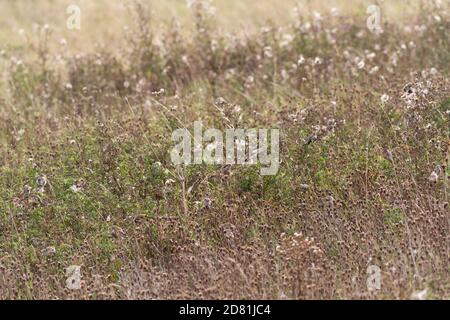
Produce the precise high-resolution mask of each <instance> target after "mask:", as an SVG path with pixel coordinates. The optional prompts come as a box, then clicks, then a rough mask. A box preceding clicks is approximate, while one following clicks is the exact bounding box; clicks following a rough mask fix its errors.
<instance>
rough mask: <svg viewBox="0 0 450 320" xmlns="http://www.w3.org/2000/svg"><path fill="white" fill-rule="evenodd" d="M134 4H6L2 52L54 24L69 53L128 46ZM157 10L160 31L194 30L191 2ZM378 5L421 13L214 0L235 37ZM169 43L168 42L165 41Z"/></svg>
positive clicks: (105, 0) (354, 5)
mask: <svg viewBox="0 0 450 320" xmlns="http://www.w3.org/2000/svg"><path fill="white" fill-rule="evenodd" d="M132 3H133V1H132V0H96V1H91V0H77V1H74V0H38V1H33V0H14V1H10V0H0V49H3V48H4V47H8V48H9V49H18V50H19V49H21V48H22V46H23V45H24V36H21V35H20V34H19V30H21V29H22V30H23V31H25V35H27V36H30V35H32V30H33V26H34V25H44V24H48V25H49V26H50V27H51V28H52V30H53V36H54V37H56V38H57V39H58V38H65V39H67V42H68V48H69V49H70V50H74V51H80V50H82V51H85V50H90V49H92V48H94V46H95V44H96V43H101V44H111V45H114V46H116V45H118V44H122V43H123V42H122V40H123V34H124V32H123V30H124V27H127V26H130V25H132V24H133V23H134V17H133V15H132V14H130V12H131V10H129V9H130V6H131V5H132ZM144 3H145V4H148V5H149V6H150V7H151V8H152V11H153V19H154V24H155V25H154V26H153V27H154V29H155V30H159V28H160V27H162V26H164V25H167V24H170V23H173V22H175V23H177V24H179V25H181V26H182V30H183V32H186V33H189V32H190V30H192V28H193V23H192V16H191V14H190V12H189V9H188V7H187V2H186V1H185V0H164V1H158V0H148V1H144ZM374 3H377V4H378V5H380V6H381V8H382V18H383V19H384V20H385V21H399V20H406V19H407V18H408V16H409V15H410V14H413V13H415V12H417V11H418V10H420V4H421V1H419V0H410V1H407V0H391V1H371V0H352V1H350V0H315V1H310V0H263V1H254V0H213V1H212V4H213V6H214V7H215V8H216V9H217V11H216V12H217V13H216V15H217V24H218V26H219V28H220V29H221V30H224V31H229V32H242V31H244V32H246V33H247V32H252V31H253V30H255V29H256V28H259V27H260V26H262V25H264V24H265V23H267V21H272V22H274V23H276V24H278V25H283V24H285V23H288V22H289V21H291V19H292V18H293V8H294V7H295V6H298V8H299V9H300V14H302V15H306V14H310V13H311V12H313V11H318V12H329V11H330V10H331V9H332V8H337V9H338V10H339V11H340V12H341V13H344V14H348V15H354V14H356V16H361V17H362V18H365V15H366V9H367V7H368V6H369V5H371V4H374ZM70 4H76V5H78V6H79V7H80V9H81V30H68V29H67V28H66V19H67V17H68V15H67V14H66V8H67V7H68V6H69V5H70ZM160 40H161V41H164V39H160Z"/></svg>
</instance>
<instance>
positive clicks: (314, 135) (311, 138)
mask: <svg viewBox="0 0 450 320" xmlns="http://www.w3.org/2000/svg"><path fill="white" fill-rule="evenodd" d="M316 140H317V133H315V132H313V133H311V134H310V135H309V136H308V137H307V138H306V139H305V140H304V143H303V144H304V145H305V146H306V145H308V144H310V143H311V142H314V141H316Z"/></svg>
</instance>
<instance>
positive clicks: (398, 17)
mask: <svg viewBox="0 0 450 320" xmlns="http://www.w3.org/2000/svg"><path fill="white" fill-rule="evenodd" d="M110 2H111V1H108V3H110ZM27 3H28V4H29V2H27V1H23V0H22V1H14V2H10V1H8V2H6V1H2V2H0V10H1V12H2V13H1V15H2V17H8V18H7V19H2V23H3V24H5V25H7V26H8V27H10V29H8V28H7V29H6V31H5V29H2V30H3V31H1V33H0V40H1V39H7V41H6V42H3V41H2V42H1V43H6V44H4V45H2V47H0V50H1V51H2V57H1V58H0V64H1V65H2V66H3V67H4V68H3V69H4V72H3V81H2V85H1V87H0V123H2V126H0V168H1V169H0V185H1V186H2V188H1V189H0V297H1V298H4V299H46V298H50V299H67V298H82V299H94V298H100V299H110V298H112V299H131V298H139V299H145V298H147V299H148V298H156V299H161V298H163V299H181V298H196V299H197V298H198V299H202V298H217V299H224V298H242V299H255V298H256V299H317V298H318V299H368V298H377V299H388V298H394V299H408V298H410V297H411V296H412V295H413V294H414V292H417V291H420V290H424V289H426V290H427V291H426V292H427V294H426V298H430V299H433V298H436V299H448V298H449V297H450V277H449V271H450V270H449V264H448V262H449V261H448V259H449V247H448V244H449V204H448V201H449V199H448V193H449V175H450V171H449V170H450V169H449V152H450V140H449V116H450V95H449V92H450V78H449V66H450V60H449V54H448V52H450V43H449V30H450V16H449V7H448V5H447V4H445V5H443V6H442V7H441V8H436V7H435V6H434V5H433V4H431V3H429V2H419V1H412V2H411V4H410V6H409V5H406V4H405V2H402V1H398V2H397V1H389V3H386V4H383V10H384V11H383V12H386V18H385V19H384V20H383V21H384V24H383V29H384V33H383V34H382V35H375V34H372V33H371V32H369V30H368V29H367V27H366V14H365V5H366V3H367V2H363V1H361V2H359V3H358V4H354V2H352V5H350V4H349V2H344V1H336V3H335V5H336V7H338V8H342V9H341V15H337V16H333V15H332V14H331V13H330V9H331V8H330V7H331V6H332V5H330V4H328V3H330V2H328V1H327V2H325V1H323V2H320V3H319V2H315V3H314V5H313V4H311V3H309V2H303V3H302V4H304V8H303V9H302V11H301V12H302V14H301V16H299V17H296V18H295V17H293V16H292V17H291V18H288V16H290V15H291V13H292V12H293V10H292V3H290V2H289V1H286V2H282V5H281V4H280V3H281V2H280V1H267V2H264V5H263V4H261V3H262V2H258V4H255V2H254V1H240V2H239V3H238V4H236V5H231V4H230V3H231V2H230V1H217V3H216V5H217V8H218V10H217V12H216V15H215V16H211V15H209V14H208V10H207V8H205V7H202V6H195V5H194V7H193V8H192V9H191V11H188V10H187V9H186V7H185V4H184V2H183V3H181V2H179V1H167V2H164V4H161V2H158V3H160V4H157V3H156V2H155V3H153V6H152V5H150V6H149V5H139V3H136V2H130V3H129V4H127V5H125V3H124V2H114V1H112V4H110V5H109V6H106V7H107V9H104V10H98V8H99V7H98V6H101V3H103V4H104V3H105V2H101V1H98V2H97V1H96V2H95V4H94V2H93V1H79V3H80V5H81V6H82V7H83V11H82V12H83V18H82V19H83V20H82V29H81V30H80V32H75V33H74V32H72V33H70V32H69V31H67V30H64V28H62V27H61V24H62V25H64V17H65V16H64V14H62V16H59V15H57V14H50V13H49V12H60V11H61V12H63V13H64V8H65V5H66V2H64V1H57V2H53V1H48V2H46V1H41V2H40V5H39V6H36V7H35V8H34V10H32V11H30V10H26V8H28V7H27V6H26V4H27ZM420 3H422V6H421V7H420V6H419V5H420ZM172 4H173V6H172ZM126 6H128V9H127V11H126V12H125V9H124V8H125V7H126ZM150 8H152V10H153V12H154V13H153V14H151V13H150V12H151V11H150ZM272 8H274V9H276V10H271V9H272ZM418 8H420V10H419V9H418ZM313 10H320V11H321V14H322V18H323V19H317V17H316V18H315V17H314V15H313V14H311V12H312V11H313ZM119 12H120V13H123V14H119ZM158 12H164V14H163V13H161V14H160V15H162V16H163V17H162V18H160V15H159V14H158ZM243 12H245V14H242V13H243ZM400 12H401V14H400ZM171 15H175V16H176V22H177V23H175V24H172V23H170V18H167V17H170V16H171ZM402 15H404V18H403V19H402ZM238 16H239V17H240V19H242V23H234V22H235V21H237V20H238V19H237V17H238ZM267 19H271V20H272V22H267ZM108 21H111V24H109V23H106V22H108ZM112 21H113V22H112ZM230 21H233V23H230ZM34 22H36V23H40V25H39V26H37V27H36V31H35V32H32V31H31V29H30V28H31V26H32V24H33V23H34ZM44 23H48V24H49V25H50V28H45V27H43V26H42V24H44ZM84 24H85V25H84ZM177 24H178V25H179V26H177ZM123 25H128V30H127V31H126V32H125V33H122V32H118V31H117V30H120V29H122V27H123ZM58 26H59V27H58ZM17 28H19V29H20V28H24V29H25V35H26V36H21V37H19V38H17V36H16V35H15V32H16V29H17ZM93 30H95V32H93ZM243 30H246V32H243ZM61 37H64V38H66V41H67V44H66V45H64V44H61V43H60V38H61ZM161 39H164V41H161ZM75 40H78V41H76V42H75ZM94 41H99V42H101V43H104V45H98V46H94V45H93V43H94ZM161 89H164V90H161ZM219 97H222V99H221V101H222V102H221V103H220V104H218V103H217V102H216V101H217V98H219ZM198 119H202V121H203V122H204V125H205V126H206V127H215V128H219V129H225V128H227V127H228V126H232V127H236V128H254V127H258V128H279V129H280V131H281V159H282V163H281V166H280V171H279V172H278V174H277V175H276V176H264V177H262V176H260V174H259V168H258V166H239V165H236V166H207V165H193V166H187V167H183V168H180V167H176V166H174V165H173V164H172V163H171V161H170V156H169V152H170V150H171V148H172V142H171V139H170V137H171V133H172V132H173V130H175V129H177V128H180V127H187V128H192V124H193V122H194V121H196V120H198ZM311 136H315V137H316V139H314V141H312V142H311V143H308V144H307V143H305V141H307V140H308V137H311ZM44 176H45V179H46V181H47V183H46V184H45V186H43V187H41V186H39V185H38V182H37V181H36V180H37V178H38V177H40V179H41V180H40V181H39V183H41V181H42V179H44V178H43V177H44ZM432 180H433V181H432ZM41 184H42V183H41ZM40 189H41V190H40ZM75 191H76V192H75ZM205 199H210V200H211V204H209V201H207V202H208V205H205ZM70 265H80V266H81V273H82V286H81V289H80V290H69V289H67V288H66V276H65V274H64V272H65V271H64V270H65V268H67V267H68V266H70ZM370 265H376V266H379V267H380V269H381V272H382V285H381V289H380V290H378V291H373V292H370V291H368V290H367V286H366V280H367V273H366V270H367V267H368V266H370Z"/></svg>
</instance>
